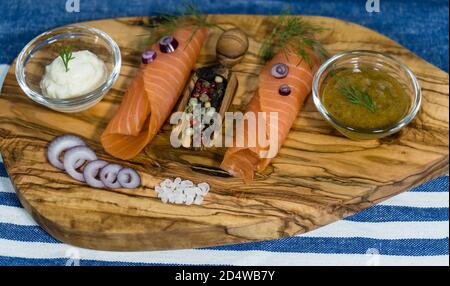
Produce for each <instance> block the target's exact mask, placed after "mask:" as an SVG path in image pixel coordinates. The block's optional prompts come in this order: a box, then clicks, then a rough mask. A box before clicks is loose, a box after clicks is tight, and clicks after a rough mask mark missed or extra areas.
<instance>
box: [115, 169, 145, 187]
mask: <svg viewBox="0 0 450 286" xmlns="http://www.w3.org/2000/svg"><path fill="white" fill-rule="evenodd" d="M117 181H118V182H119V183H120V185H121V186H122V187H124V188H127V189H134V188H137V187H139V186H140V185H141V176H139V174H138V173H137V172H136V171H135V170H134V169H131V168H123V169H122V170H120V171H119V174H117Z"/></svg>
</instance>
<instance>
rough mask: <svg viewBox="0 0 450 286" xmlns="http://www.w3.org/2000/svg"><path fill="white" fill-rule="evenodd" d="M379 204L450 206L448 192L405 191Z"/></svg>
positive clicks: (421, 206)
mask: <svg viewBox="0 0 450 286" xmlns="http://www.w3.org/2000/svg"><path fill="white" fill-rule="evenodd" d="M378 205H380V206H381V205H383V206H408V207H417V208H448V207H449V194H448V192H404V193H401V194H398V195H396V196H394V197H392V198H390V199H387V200H386V201H384V202H381V203H379V204H378Z"/></svg>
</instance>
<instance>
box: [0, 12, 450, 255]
mask: <svg viewBox="0 0 450 286" xmlns="http://www.w3.org/2000/svg"><path fill="white" fill-rule="evenodd" d="M305 18H306V20H308V21H311V22H314V23H316V24H320V25H322V26H324V27H326V28H327V30H325V31H324V32H322V33H321V34H319V35H318V37H319V39H320V40H322V42H323V43H324V44H325V46H326V48H327V49H328V51H329V52H330V53H331V54H334V53H336V52H339V51H344V50H350V49H370V50H376V51H382V52H387V53H390V54H392V55H394V56H396V57H398V58H399V59H400V60H402V61H403V62H405V63H406V64H408V65H409V66H410V67H411V68H412V70H413V71H414V72H415V73H416V75H417V77H418V79H419V81H420V84H421V86H422V90H423V105H422V108H421V110H420V112H419V114H418V116H417V117H416V119H415V120H414V121H413V122H412V123H411V124H410V125H409V126H407V127H406V128H404V129H403V130H402V131H401V132H400V133H398V134H396V135H393V136H390V137H388V138H384V139H381V140H370V141H352V140H349V139H346V138H344V137H343V136H341V135H340V134H338V133H337V132H336V131H335V130H334V129H333V128H332V127H330V126H329V125H328V124H327V123H326V122H325V121H324V120H323V119H322V118H321V116H320V114H319V113H318V112H317V111H316V109H315V107H314V104H313V102H312V99H311V98H309V99H308V100H307V102H306V105H305V106H304V108H303V110H302V112H301V113H300V114H299V116H298V118H297V120H296V121H295V124H294V126H293V128H292V130H291V132H290V133H289V136H288V139H287V140H286V142H285V144H284V146H283V148H282V149H281V151H280V152H279V154H278V156H277V157H276V158H275V159H274V160H273V161H272V164H271V165H270V166H269V167H268V168H267V169H266V170H265V171H264V172H263V173H261V174H258V175H257V176H256V179H255V181H254V182H253V183H251V184H248V185H244V184H242V181H241V180H239V179H234V178H231V177H227V176H224V174H223V172H220V171H219V169H218V166H219V164H220V162H221V159H222V156H223V150H220V149H214V150H206V151H195V152H194V151H191V150H187V149H184V148H180V149H174V148H172V147H171V146H170V144H169V134H170V130H171V126H169V125H166V126H165V127H164V128H163V129H162V130H161V131H160V133H159V134H158V136H157V137H156V138H155V140H154V141H153V142H152V143H151V144H150V145H149V146H148V147H147V148H146V149H145V150H144V151H143V152H142V153H141V154H140V155H139V156H138V157H136V158H135V159H134V160H132V161H129V162H122V161H119V160H114V159H113V158H111V157H110V156H108V155H107V154H105V153H104V151H103V150H102V148H101V145H100V143H99V137H100V134H101V132H102V131H103V129H104V128H105V126H106V124H107V122H108V120H109V119H110V118H111V117H112V115H113V114H114V111H115V110H116V109H117V107H118V105H119V104H120V102H121V99H122V96H123V94H124V92H125V90H126V88H127V86H128V84H129V83H130V81H131V78H132V76H133V74H134V73H135V72H136V69H137V67H138V63H139V60H140V53H141V51H142V50H143V49H144V48H145V47H146V45H147V43H146V40H147V38H148V35H149V33H150V30H149V29H147V28H146V27H145V26H144V24H145V23H147V22H149V21H150V20H149V19H148V18H127V19H115V20H103V21H96V22H89V23H87V24H88V25H91V26H94V27H97V28H100V29H102V30H104V31H105V32H107V33H109V34H110V35H111V36H112V37H113V38H114V39H115V40H116V41H117V43H118V44H119V46H120V48H121V51H122V55H123V66H122V71H121V75H120V78H119V80H118V82H117V83H116V84H115V86H114V87H113V89H112V90H111V91H110V92H109V94H108V95H107V96H106V97H105V98H104V100H103V101H102V102H100V103H99V104H97V105H96V106H95V107H93V108H91V109H89V110H87V111H84V112H82V113H77V114H62V113H57V112H55V111H51V110H49V109H46V108H44V107H41V106H39V105H37V104H35V103H33V102H32V101H31V100H29V99H28V98H27V97H26V96H25V95H24V94H23V93H22V91H21V90H20V88H19V86H18V84H17V81H16V79H15V76H14V73H13V71H14V66H12V67H11V69H10V71H9V73H8V75H7V77H6V80H5V83H4V87H3V90H2V94H1V96H0V147H1V153H2V155H3V158H4V161H5V165H6V167H7V170H8V173H9V175H10V176H11V178H12V181H13V183H14V185H15V188H16V192H17V194H18V196H19V198H20V201H21V202H22V204H23V205H24V207H25V208H26V209H27V210H28V211H29V212H30V213H31V214H32V216H33V218H34V219H35V220H36V221H37V222H38V223H39V225H41V226H42V227H43V228H44V229H45V230H46V231H48V232H49V233H50V234H51V235H53V236H54V237H55V238H57V239H59V240H62V241H64V242H66V243H69V244H74V245H77V246H81V247H87V248H95V249H105V250H151V249H174V248H191V247H204V246H212V245H219V244H228V243H238V242H246V241H258V240H265V239H273V238H279V237H286V236H290V235H294V234H298V233H303V232H306V231H310V230H312V229H315V228H317V227H320V226H323V225H325V224H328V223H331V222H333V221H335V220H338V219H340V218H342V217H345V216H348V215H350V214H353V213H354V212H357V211H359V210H362V209H364V208H367V207H369V206H371V205H373V204H375V203H377V202H380V201H382V200H384V199H386V198H388V197H390V196H393V195H395V194H398V193H400V192H402V191H404V190H406V189H409V188H410V187H412V186H415V185H417V184H419V183H422V182H424V181H426V180H429V179H432V178H434V177H436V176H438V175H441V174H444V173H446V172H448V163H449V162H448V143H449V142H448V140H449V139H448V128H449V109H448V105H449V97H448V92H449V86H448V74H447V73H445V72H443V71H441V70H439V69H438V68H436V67H434V66H433V65H431V64H429V63H427V62H425V61H424V60H422V59H420V58H418V57H417V56H415V55H414V54H412V53H411V52H409V51H408V50H406V49H405V48H403V47H401V46H400V45H398V44H397V43H395V42H393V41H392V40H389V39H388V38H386V37H384V36H382V35H380V34H378V33H376V32H374V31H371V30H369V29H366V28H364V27H361V26H358V25H355V24H351V23H347V22H343V21H340V20H336V19H331V18H323V17H305ZM209 20H210V21H213V22H216V23H218V24H221V25H223V26H224V27H226V28H232V27H234V26H238V27H240V28H241V29H242V30H244V31H245V32H246V33H247V34H248V36H249V43H250V45H249V52H248V53H247V54H246V56H245V57H244V59H243V60H242V62H241V63H239V64H237V65H236V66H235V67H234V68H233V71H234V73H235V74H236V76H237V78H238V81H239V88H238V90H237V94H236V96H235V98H234V101H233V103H232V106H231V110H241V109H243V108H244V106H245V105H246V103H247V102H248V101H249V100H250V98H251V96H252V95H253V93H254V91H255V89H256V88H257V85H258V81H257V76H258V71H259V70H260V69H261V67H262V66H261V64H260V63H259V62H258V58H257V52H258V50H259V47H260V44H261V40H262V39H263V38H264V36H265V35H266V33H267V32H268V31H269V30H270V27H271V24H272V22H273V20H274V18H273V17H269V16H245V15H241V16H237V15H214V16H209ZM219 34H220V33H219V32H212V33H211V34H210V35H209V37H208V40H207V41H206V44H205V46H204V48H203V50H202V53H201V55H200V58H199V61H198V65H199V66H200V65H205V64H209V63H211V62H212V61H213V60H214V58H215V42H216V40H217V37H218V36H219ZM67 132H71V133H77V134H79V135H81V136H83V137H84V138H86V140H87V142H88V143H89V145H90V146H91V147H92V148H93V149H95V150H96V152H97V154H98V155H99V156H100V157H101V158H102V159H107V160H112V161H116V162H118V163H121V164H123V165H126V166H133V167H134V168H136V169H138V170H139V171H140V172H141V173H142V174H143V186H142V187H141V188H139V189H137V190H117V191H113V190H97V189H91V188H88V187H87V186H86V185H84V184H82V183H78V182H75V181H74V180H72V179H70V178H69V177H68V176H67V175H66V174H65V173H63V172H61V171H57V170H55V169H54V168H53V167H52V166H50V165H49V164H48V163H47V162H46V159H45V155H44V154H45V153H44V152H45V146H46V145H47V143H48V142H49V141H50V140H51V139H52V138H53V137H54V136H56V135H60V134H63V133H67ZM177 176H180V177H182V178H188V179H190V180H192V181H194V182H196V183H198V182H203V181H207V182H209V183H210V184H211V186H212V191H211V192H210V194H208V196H207V197H206V200H205V202H204V204H203V205H201V206H180V205H168V204H163V203H161V202H160V200H159V199H158V198H157V196H156V193H155V192H154V191H153V187H154V186H155V185H156V184H158V183H159V182H160V181H161V180H162V179H164V178H167V177H172V178H174V177H177Z"/></svg>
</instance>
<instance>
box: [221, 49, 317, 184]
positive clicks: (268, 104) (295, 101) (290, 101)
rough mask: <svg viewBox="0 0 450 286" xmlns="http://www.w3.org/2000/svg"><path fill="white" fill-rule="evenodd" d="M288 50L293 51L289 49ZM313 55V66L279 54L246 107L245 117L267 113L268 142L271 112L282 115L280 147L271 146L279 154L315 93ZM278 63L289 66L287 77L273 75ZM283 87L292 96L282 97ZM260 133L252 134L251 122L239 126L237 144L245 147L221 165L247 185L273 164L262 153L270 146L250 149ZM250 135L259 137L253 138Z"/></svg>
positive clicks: (236, 149) (231, 151)
mask: <svg viewBox="0 0 450 286" xmlns="http://www.w3.org/2000/svg"><path fill="white" fill-rule="evenodd" d="M286 49H287V50H288V51H291V49H289V47H287V48H286ZM310 55H311V59H312V61H313V63H312V66H310V65H309V64H308V63H307V61H305V60H304V59H303V58H302V57H300V56H299V55H297V54H296V53H294V52H288V53H284V52H281V51H280V52H279V53H277V54H276V55H275V56H274V57H273V58H272V60H271V61H269V62H268V63H267V64H266V65H265V66H264V67H263V69H262V71H261V73H260V75H259V87H258V90H257V91H256V94H255V95H254V96H253V98H252V99H251V100H250V102H249V104H248V105H247V107H246V110H245V114H248V113H250V112H253V113H254V114H255V116H257V115H258V112H264V113H265V114H266V120H265V124H266V134H265V138H266V139H267V140H269V139H270V112H276V113H277V114H278V146H271V147H276V151H277V153H278V150H279V149H280V148H281V146H282V145H283V143H284V142H285V140H286V137H287V135H288V133H289V130H290V129H291V127H292V125H293V123H294V121H295V119H296V118H297V115H298V113H299V112H300V109H301V107H302V106H303V103H304V101H305V99H306V98H307V96H308V94H309V93H310V92H311V89H312V80H313V75H314V72H315V70H316V69H317V67H318V64H319V62H318V59H317V57H315V56H314V54H312V53H310ZM277 63H284V64H286V65H287V66H288V67H289V74H288V75H287V77H285V78H283V79H276V78H275V77H273V76H272V73H271V69H272V66H273V65H274V64H277ZM282 84H287V85H289V87H290V88H291V94H290V95H288V96H282V95H280V94H279V88H280V85H282ZM256 122H258V120H257V121H256ZM241 129H244V132H239V130H241ZM251 130H253V129H251ZM258 130H259V128H256V132H249V126H248V122H247V121H243V122H240V123H238V125H237V127H236V132H235V134H234V142H236V141H237V140H238V139H240V140H243V141H241V142H244V146H243V147H230V148H228V149H227V151H226V152H225V156H224V159H223V161H222V163H221V166H220V167H221V168H222V169H223V170H225V171H227V172H229V173H230V174H231V175H233V176H235V177H239V178H242V179H244V181H245V182H250V181H252V180H253V178H254V174H255V172H260V171H263V170H264V169H265V168H266V167H267V166H268V165H269V163H270V162H271V158H261V157H260V151H264V150H266V149H267V146H266V148H264V149H263V148H262V147H261V146H259V145H258V144H256V146H249V142H252V141H251V139H253V140H254V141H253V142H258V140H257V138H258ZM241 134H243V136H244V138H237V136H240V137H241V136H242V135H241ZM249 136H252V137H255V138H249ZM269 142H270V141H269Z"/></svg>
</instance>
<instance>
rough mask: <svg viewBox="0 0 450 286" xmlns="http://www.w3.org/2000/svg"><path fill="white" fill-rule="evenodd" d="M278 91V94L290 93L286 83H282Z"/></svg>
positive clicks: (286, 94) (285, 94)
mask: <svg viewBox="0 0 450 286" xmlns="http://www.w3.org/2000/svg"><path fill="white" fill-rule="evenodd" d="M278 92H279V93H280V95H283V96H288V95H289V94H291V88H290V87H289V85H287V84H282V85H281V86H280V89H279V90H278Z"/></svg>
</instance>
